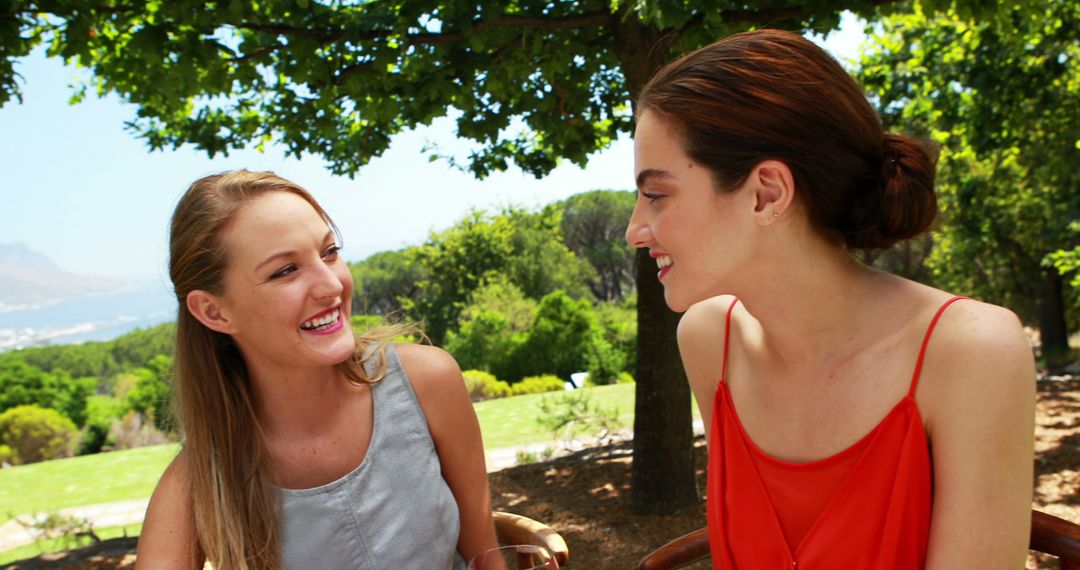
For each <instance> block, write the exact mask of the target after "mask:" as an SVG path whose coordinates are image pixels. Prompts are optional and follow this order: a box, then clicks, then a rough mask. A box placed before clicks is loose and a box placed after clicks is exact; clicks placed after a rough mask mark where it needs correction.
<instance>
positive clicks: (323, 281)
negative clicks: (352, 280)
mask: <svg viewBox="0 0 1080 570" xmlns="http://www.w3.org/2000/svg"><path fill="white" fill-rule="evenodd" d="M318 267H319V270H318V271H319V274H318V276H317V280H316V282H315V285H314V287H313V289H312V294H313V295H314V296H315V298H316V299H325V298H327V297H337V296H339V295H341V292H342V291H343V290H344V289H345V286H344V285H343V284H342V283H341V279H339V278H338V275H337V273H335V272H334V270H333V268H331V267H330V266H329V265H326V264H325V263H320V264H319V265H318Z"/></svg>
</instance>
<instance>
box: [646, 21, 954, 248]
mask: <svg viewBox="0 0 1080 570" xmlns="http://www.w3.org/2000/svg"><path fill="white" fill-rule="evenodd" d="M646 110H648V111H651V112H654V113H656V114H657V115H659V116H661V117H663V118H664V119H665V120H668V121H670V122H671V124H672V125H673V126H674V127H675V129H676V132H677V133H678V134H679V136H680V138H681V139H682V143H683V146H684V150H685V151H686V153H687V154H688V155H689V156H690V158H691V159H693V160H694V161H695V162H698V163H699V164H702V165H704V166H705V167H707V168H709V170H710V171H711V172H712V174H713V179H714V182H715V185H716V187H717V189H718V190H719V191H725V192H731V191H734V190H735V189H737V188H739V187H740V186H741V185H742V184H743V183H744V182H745V181H746V178H747V176H749V174H750V171H751V170H752V169H753V168H754V166H756V165H757V164H758V163H760V162H761V161H763V160H767V159H776V160H780V161H782V162H784V163H785V164H787V165H788V167H789V168H790V169H791V172H792V175H793V176H794V179H795V186H796V189H797V190H796V191H797V196H798V198H799V200H800V201H801V202H802V203H803V204H804V205H805V207H806V209H807V211H808V215H809V219H810V223H811V224H812V225H813V226H814V227H815V228H816V229H817V230H818V231H820V232H822V233H823V234H824V235H826V236H828V237H830V238H832V239H835V240H837V241H842V242H843V243H844V244H845V245H846V246H847V247H849V248H852V249H873V248H886V247H889V246H891V245H892V244H894V243H896V242H897V241H900V240H903V239H907V238H910V237H914V236H916V235H918V234H920V233H922V232H924V231H926V230H927V229H929V228H930V226H931V224H933V222H934V219H935V218H936V216H937V199H936V197H935V195H934V168H935V164H934V163H935V159H934V158H931V154H936V153H933V152H932V151H930V152H928V149H927V148H924V147H923V146H921V145H920V144H919V143H917V142H916V141H914V140H913V139H911V138H909V137H906V136H904V135H898V134H886V133H885V132H884V129H883V128H882V126H881V121H880V120H879V119H878V116H877V114H876V113H875V112H874V109H873V108H872V107H871V106H870V104H869V102H868V101H867V100H866V95H865V94H864V93H863V91H862V89H861V88H860V87H859V85H858V84H857V83H856V82H855V80H854V79H852V78H851V76H850V75H848V73H847V72H846V71H844V69H843V68H842V67H841V66H840V64H839V63H837V62H836V60H835V59H833V58H832V57H831V56H829V54H827V53H826V52H825V51H824V50H822V49H821V48H819V47H818V46H816V45H814V44H813V43H812V42H810V41H809V40H807V39H805V38H803V37H802V36H799V35H797V34H793V33H791V32H784V31H779V30H757V31H753V32H745V33H741V34H735V35H733V36H730V37H728V38H725V39H723V40H720V41H718V42H716V43H713V44H712V45H709V46H706V47H703V48H701V49H699V50H697V51H694V52H692V53H689V54H687V55H685V56H683V57H681V58H680V59H678V60H676V61H674V62H672V63H670V64H668V65H667V66H665V67H664V68H663V69H661V70H660V71H658V72H657V73H656V75H655V76H653V78H652V79H650V80H649V82H648V84H646V85H645V87H644V89H643V90H642V92H641V96H640V97H639V98H638V106H637V113H639V114H640V113H642V112H644V111H646Z"/></svg>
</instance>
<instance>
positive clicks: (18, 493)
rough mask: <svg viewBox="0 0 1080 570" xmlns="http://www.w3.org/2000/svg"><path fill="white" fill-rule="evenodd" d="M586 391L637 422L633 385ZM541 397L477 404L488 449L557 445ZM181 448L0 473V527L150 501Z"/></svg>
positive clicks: (113, 454)
mask: <svg viewBox="0 0 1080 570" xmlns="http://www.w3.org/2000/svg"><path fill="white" fill-rule="evenodd" d="M586 390H588V391H589V394H590V399H591V401H592V403H593V404H596V405H599V406H601V407H603V408H605V409H609V408H613V407H617V408H618V410H619V421H620V423H621V424H622V425H624V426H629V425H631V424H632V423H633V421H634V385H633V384H618V385H614V386H600V387H596V388H587V389H586ZM559 395H560V393H558V392H556V393H553V394H550V395H546V397H548V398H558V397H559ZM542 397H545V395H544V394H529V395H526V396H516V397H513V398H504V399H500V400H491V401H487V402H480V403H478V404H476V415H477V416H478V417H479V418H480V429H481V430H482V432H483V434H484V446H485V447H487V448H490V449H495V448H499V447H509V446H515V445H524V444H528V443H544V442H548V441H552V442H553V441H555V438H554V437H553V436H552V434H551V433H549V432H547V431H546V430H544V429H543V428H542V427H540V424H538V423H537V422H536V418H537V416H539V414H540V406H539V402H540V399H541V398H542ZM177 450H178V446H177V444H167V445H157V446H153V447H142V448H139V449H131V450H126V451H113V452H109V453H98V454H95V455H84V456H81V457H71V458H68V459H57V460H53V461H45V462H42V463H34V464H31V465H22V466H19V467H14V468H11V469H0V524H4V523H6V522H7V521H9V520H11V518H12V517H13V516H17V515H21V514H27V513H46V512H53V511H57V510H60V509H64V508H68V507H77V506H81V505H92V504H96V503H110V502H113V501H123V500H128V499H144V498H147V497H149V496H150V493H151V492H153V490H154V485H155V484H156V483H157V480H158V478H159V477H160V476H161V473H162V472H163V471H165V467H166V466H168V464H169V462H170V461H172V458H173V457H174V456H175V455H176V452H177Z"/></svg>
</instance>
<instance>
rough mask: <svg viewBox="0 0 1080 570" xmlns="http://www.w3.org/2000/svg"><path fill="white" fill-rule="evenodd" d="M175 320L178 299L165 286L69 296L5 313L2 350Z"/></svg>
mask: <svg viewBox="0 0 1080 570" xmlns="http://www.w3.org/2000/svg"><path fill="white" fill-rule="evenodd" d="M173 320H176V298H175V297H173V295H172V292H171V291H169V290H168V289H166V288H165V287H164V286H149V287H140V288H133V289H130V290H125V291H119V292H115V293H106V294H100V295H92V296H86V297H76V298H72V299H64V300H61V301H58V302H56V303H50V304H47V305H38V306H32V307H22V308H19V309H18V310H8V311H4V312H0V351H4V350H11V349H15V348H23V347H28V346H40V345H44V344H69V343H79V342H86V341H91V340H97V341H102V340H111V339H113V338H116V337H118V336H120V335H122V334H124V333H127V332H130V331H132V330H135V329H136V328H147V327H151V326H153V325H156V324H159V323H163V322H167V321H173Z"/></svg>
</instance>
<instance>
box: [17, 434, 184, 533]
mask: <svg viewBox="0 0 1080 570" xmlns="http://www.w3.org/2000/svg"><path fill="white" fill-rule="evenodd" d="M178 449H179V446H178V445H177V444H175V443H174V444H167V445H155V446H152V447H141V448H138V449H130V450H126V451H113V452H109V453H97V454H94V455H84V456H81V457H71V458H68V459H56V460H53V461H45V462H42V463H32V464H30V465H22V466H19V467H14V468H11V469H0V524H3V523H6V522H7V521H9V520H11V518H12V517H13V516H17V515H21V514H26V513H45V512H52V511H57V510H60V509H63V508H67V507H77V506H81V505H91V504H95V503H111V502H113V501H123V500H127V499H142V498H147V497H149V496H150V493H151V492H153V490H154V485H155V484H156V483H157V480H158V478H159V477H161V473H162V472H163V471H165V467H166V466H168V464H169V462H170V461H172V458H173V457H174V456H175V455H176V452H177V450H178Z"/></svg>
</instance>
